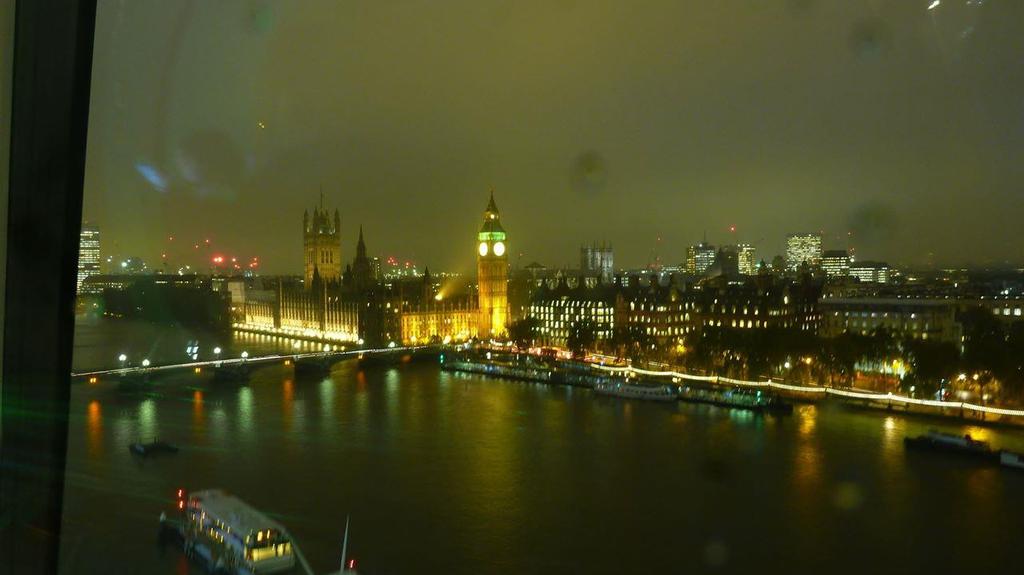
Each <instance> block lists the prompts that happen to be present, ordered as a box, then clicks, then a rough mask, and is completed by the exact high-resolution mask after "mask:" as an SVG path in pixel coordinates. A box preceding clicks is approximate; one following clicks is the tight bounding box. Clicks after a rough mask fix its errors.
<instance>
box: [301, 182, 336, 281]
mask: <svg viewBox="0 0 1024 575" xmlns="http://www.w3.org/2000/svg"><path fill="white" fill-rule="evenodd" d="M302 229H303V233H304V235H303V252H304V253H305V271H306V274H305V278H306V288H307V289H309V288H310V287H311V286H312V285H313V276H314V275H316V276H317V277H318V278H319V279H321V280H323V281H325V282H328V283H330V282H339V281H341V266H342V261H341V218H340V217H339V215H338V210H334V218H331V214H330V212H328V210H327V208H326V207H324V196H323V194H320V206H319V207H314V208H313V217H312V218H311V217H310V216H309V211H306V212H305V213H304V214H303V216H302Z"/></svg>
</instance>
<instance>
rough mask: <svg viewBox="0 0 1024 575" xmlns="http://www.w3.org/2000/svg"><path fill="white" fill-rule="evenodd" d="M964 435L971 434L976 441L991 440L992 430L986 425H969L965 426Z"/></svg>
mask: <svg viewBox="0 0 1024 575" xmlns="http://www.w3.org/2000/svg"><path fill="white" fill-rule="evenodd" d="M963 434H964V435H970V436H971V439H973V440H975V441H991V440H992V430H991V429H988V428H985V427H977V426H974V425H968V426H967V427H964V430H963Z"/></svg>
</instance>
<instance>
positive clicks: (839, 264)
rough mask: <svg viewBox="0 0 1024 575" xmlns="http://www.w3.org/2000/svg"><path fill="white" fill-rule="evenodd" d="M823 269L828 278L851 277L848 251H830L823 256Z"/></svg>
mask: <svg viewBox="0 0 1024 575" xmlns="http://www.w3.org/2000/svg"><path fill="white" fill-rule="evenodd" d="M821 269H822V270H824V271H825V275H827V276H828V277H845V276H848V275H850V254H849V253H847V252H846V250H828V251H826V252H823V253H822V254H821Z"/></svg>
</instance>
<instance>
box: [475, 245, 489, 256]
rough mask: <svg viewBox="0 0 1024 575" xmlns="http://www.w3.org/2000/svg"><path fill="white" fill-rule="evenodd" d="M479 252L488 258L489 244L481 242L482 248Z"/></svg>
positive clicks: (480, 247)
mask: <svg viewBox="0 0 1024 575" xmlns="http://www.w3.org/2000/svg"><path fill="white" fill-rule="evenodd" d="M477 251H478V252H480V255H482V256H486V255H487V242H480V246H479V248H478V249H477Z"/></svg>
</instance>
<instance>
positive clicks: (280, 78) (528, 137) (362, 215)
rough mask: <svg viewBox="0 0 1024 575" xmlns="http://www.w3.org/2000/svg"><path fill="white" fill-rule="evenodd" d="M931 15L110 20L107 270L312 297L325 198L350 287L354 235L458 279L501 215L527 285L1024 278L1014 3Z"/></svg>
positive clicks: (598, 7) (336, 0)
mask: <svg viewBox="0 0 1024 575" xmlns="http://www.w3.org/2000/svg"><path fill="white" fill-rule="evenodd" d="M932 3H933V0H893V1H890V2H886V1H882V0H849V1H843V2H839V1H824V0H821V1H817V0H776V1H753V0H743V1H740V0H715V1H710V0H704V1H700V2H684V1H679V0H671V1H664V2H662V1H645V0H630V1H628V2H627V1H622V2H614V3H610V2H597V1H593V0H587V1H563V0H540V1H514V2H513V1H507V2H497V1H495V2H490V1H481V0H465V1H458V2H456V1H444V2H438V1H436V0H434V1H430V0H422V1H386V2H384V1H374V2H356V1H348V0H323V1H305V2H287V3H285V2H280V3H272V2H267V1H261V0H248V1H225V2H208V1H205V0H192V1H188V0H180V1H174V2H168V1H165V0H118V1H115V0H100V8H99V14H98V21H97V34H96V48H95V54H94V62H93V83H92V109H91V111H90V133H89V150H88V170H87V177H86V187H85V217H86V219H87V220H89V221H92V222H95V223H97V224H98V225H99V226H100V227H101V230H102V231H101V234H102V242H103V246H102V249H103V252H104V254H117V255H120V256H129V255H137V256H141V257H143V258H144V259H146V260H147V261H149V262H158V261H159V259H160V255H161V253H168V257H169V258H170V260H171V262H172V264H174V265H173V266H172V267H174V268H175V269H176V268H177V265H178V264H179V263H190V264H192V265H195V264H196V263H197V262H198V261H199V260H200V255H197V254H201V257H202V259H204V260H205V259H206V258H208V257H209V256H210V255H211V254H213V253H220V254H225V255H229V256H231V255H233V256H236V257H238V258H239V259H240V260H243V261H248V259H249V258H250V257H252V256H254V255H256V256H259V258H260V261H261V263H262V269H263V271H264V272H268V273H277V272H288V273H297V272H299V271H300V270H301V257H302V256H301V222H302V212H303V209H304V208H306V207H312V206H313V205H314V204H316V203H317V202H318V201H319V200H318V198H319V194H320V189H321V186H322V188H323V192H324V194H325V196H326V197H327V202H328V204H329V205H330V206H331V207H334V206H337V207H339V208H340V210H341V221H342V227H343V228H344V233H345V237H346V241H345V243H344V244H343V255H344V257H345V258H346V259H350V258H351V257H352V255H353V251H354V246H355V240H356V237H357V234H358V226H359V224H362V225H363V226H364V228H365V232H366V239H367V243H368V247H369V251H370V252H371V254H373V255H396V256H398V257H400V258H402V259H414V260H415V261H416V262H417V263H419V264H420V265H422V264H427V265H429V266H430V267H431V269H449V270H461V271H470V270H472V269H473V266H474V254H475V251H474V242H473V236H474V234H475V232H476V231H477V228H478V227H479V224H480V221H481V217H482V212H483V209H484V207H485V205H486V203H487V192H488V190H489V189H490V188H491V187H493V188H494V190H495V197H496V200H497V203H498V206H499V208H500V209H501V211H502V221H503V223H504V226H505V228H506V229H507V230H508V232H509V237H510V243H511V253H512V254H513V255H512V257H511V258H510V261H511V262H512V263H513V264H516V263H521V264H522V265H526V264H527V263H530V262H532V261H534V260H536V261H539V262H541V263H544V264H546V265H549V266H564V265H572V266H575V265H577V263H578V257H579V256H578V249H579V245H580V244H581V243H583V242H589V241H592V240H606V241H609V242H611V243H613V244H614V247H615V250H616V260H617V261H616V263H617V265H619V266H629V267H632V266H642V265H645V264H647V263H648V262H650V261H651V260H652V259H653V258H654V257H655V256H656V255H658V256H660V257H661V259H662V261H663V262H664V263H667V264H676V263H679V262H681V261H683V259H684V255H685V247H686V245H687V244H690V243H695V242H696V241H699V240H700V239H701V237H702V235H703V234H704V233H705V232H706V233H707V237H708V240H709V241H710V242H712V243H727V242H737V241H748V242H752V243H754V244H755V245H756V246H757V248H758V250H759V253H758V257H759V258H760V257H763V258H765V259H768V260H770V259H771V256H773V255H775V254H777V253H780V252H781V251H782V249H783V243H784V237H785V234H786V233H787V232H795V231H805V230H814V231H819V230H820V231H823V232H824V234H825V248H826V249H829V248H843V247H846V246H847V245H850V246H852V247H855V248H856V250H857V256H858V258H859V259H883V260H889V261H891V262H893V263H904V264H924V263H926V262H929V261H933V262H935V263H938V264H945V263H967V262H973V263H977V264H989V263H997V262H1002V261H1010V262H1013V263H1021V262H1022V261H1024V249H1022V248H1024V231H1022V229H1024V228H1022V226H1021V221H1022V219H1024V2H1020V1H1017V0H969V1H968V0H956V1H954V0H941V3H939V2H934V3H935V4H937V5H936V6H934V7H933V8H931V9H929V5H930V4H932ZM730 226H735V227H736V231H735V232H734V233H732V232H730V231H729V227H730ZM171 236H173V237H174V240H173V241H169V240H168V238H169V237H171ZM207 238H209V239H210V240H211V242H210V246H209V247H207V246H206V245H205V243H204V242H203V240H205V239H207ZM659 238H660V240H659ZM196 242H200V243H202V244H203V246H202V248H201V249H199V250H196V249H195V248H194V247H193V246H194V245H195V243H196ZM519 253H522V254H523V255H522V256H521V259H520V258H519V256H518V254H519ZM930 254H931V255H930Z"/></svg>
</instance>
